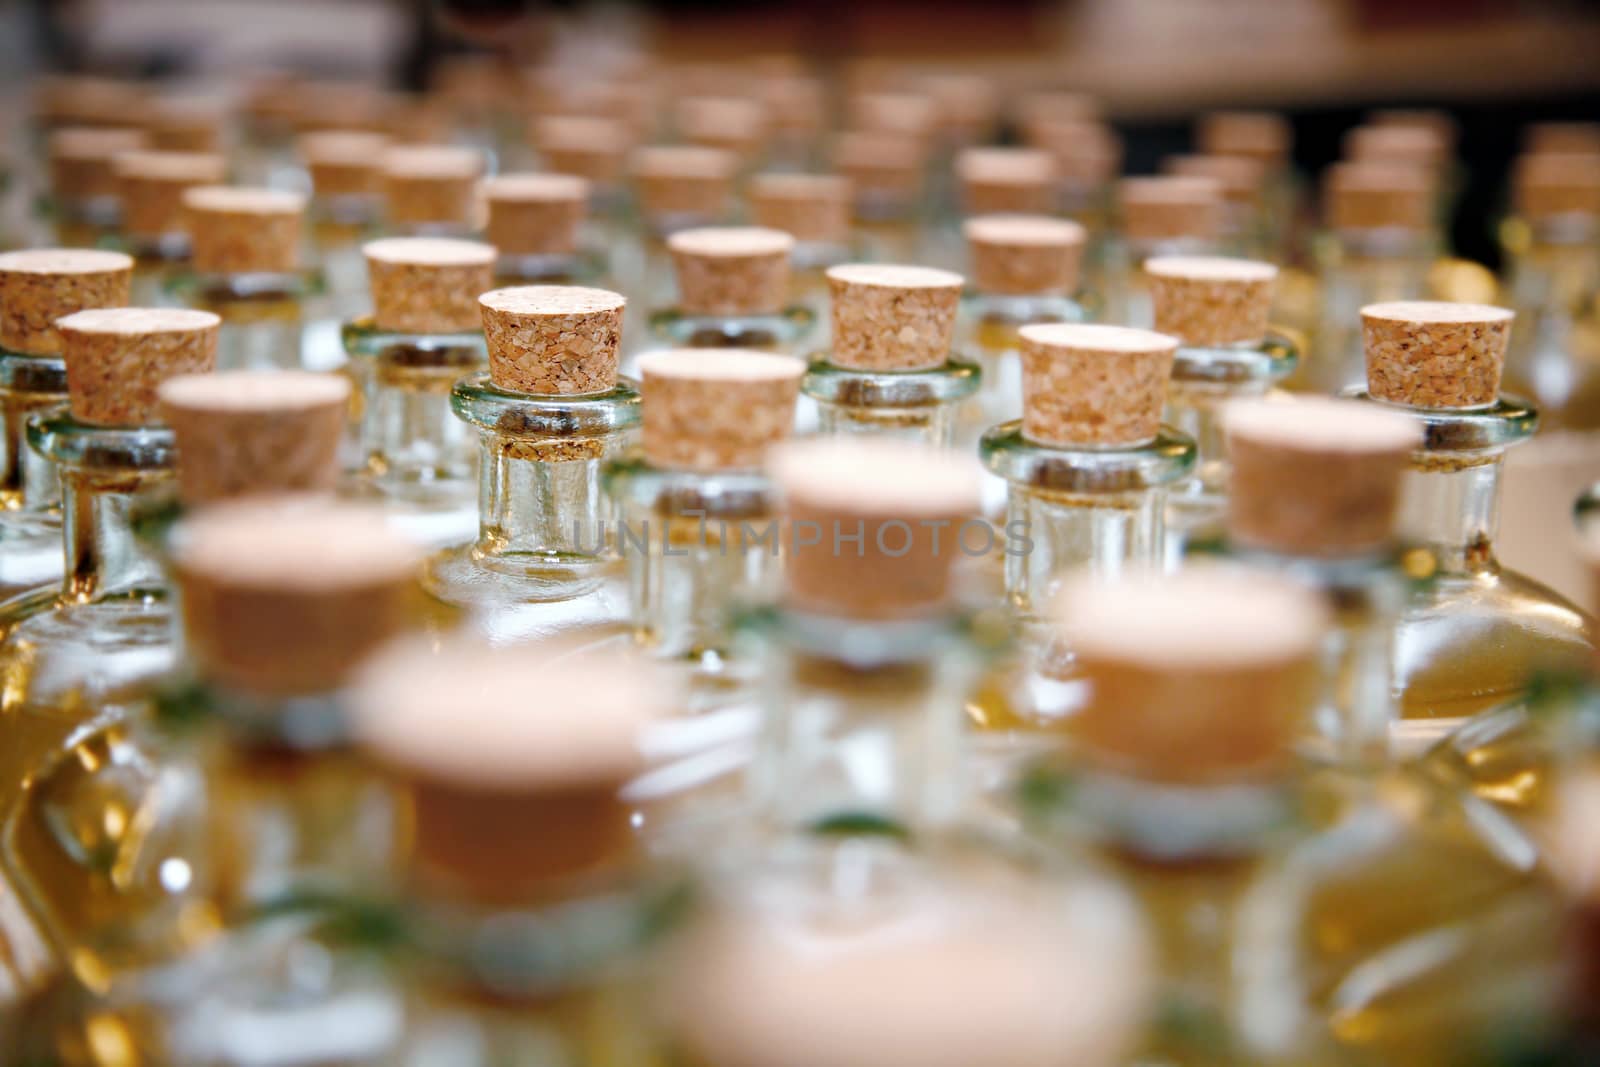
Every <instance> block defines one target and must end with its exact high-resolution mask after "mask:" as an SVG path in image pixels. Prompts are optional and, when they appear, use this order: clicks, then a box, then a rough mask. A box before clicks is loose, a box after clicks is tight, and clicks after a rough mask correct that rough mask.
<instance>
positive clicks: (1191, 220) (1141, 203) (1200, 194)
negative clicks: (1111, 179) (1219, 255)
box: [1117, 174, 1222, 242]
mask: <svg viewBox="0 0 1600 1067" xmlns="http://www.w3.org/2000/svg"><path fill="white" fill-rule="evenodd" d="M1117 203H1118V207H1119V209H1120V212H1121V217H1122V232H1123V235H1124V236H1126V237H1127V238H1128V239H1129V240H1131V241H1173V240H1182V239H1190V240H1194V241H1203V242H1210V241H1215V240H1216V239H1217V238H1218V237H1219V236H1220V235H1221V233H1222V184H1221V183H1220V182H1218V181H1217V180H1216V179H1215V178H1195V177H1185V176H1181V175H1176V174H1172V175H1163V176H1160V177H1150V178H1124V179H1122V180H1121V181H1120V182H1118V183H1117Z"/></svg>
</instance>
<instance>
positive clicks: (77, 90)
mask: <svg viewBox="0 0 1600 1067" xmlns="http://www.w3.org/2000/svg"><path fill="white" fill-rule="evenodd" d="M149 105H150V100H149V95H148V93H147V91H146V88H145V86H143V85H141V84H140V83H138V82H134V81H128V80H125V79H122V78H106V77H97V76H92V75H83V74H47V75H45V76H44V77H42V78H40V79H39V80H38V89H37V91H36V92H35V94H34V98H33V108H34V115H35V117H36V118H37V119H38V120H39V123H40V125H42V126H45V127H47V128H53V127H58V126H137V125H138V124H139V122H140V121H141V120H142V119H143V117H144V114H145V112H146V111H147V109H148V108H149Z"/></svg>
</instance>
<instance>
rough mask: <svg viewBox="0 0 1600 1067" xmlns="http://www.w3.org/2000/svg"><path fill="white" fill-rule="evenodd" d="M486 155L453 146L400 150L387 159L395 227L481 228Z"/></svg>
mask: <svg viewBox="0 0 1600 1067" xmlns="http://www.w3.org/2000/svg"><path fill="white" fill-rule="evenodd" d="M483 168H484V160H483V153H481V152H479V151H477V150H476V149H472V148H456V147H453V146H449V145H396V146H394V147H392V148H390V149H389V150H388V151H387V152H385V153H384V154H383V211H384V218H385V220H386V221H387V222H388V224H389V225H390V226H410V227H424V228H426V227H437V228H440V229H448V228H460V227H468V228H474V229H475V228H476V224H477V221H478V218H477V216H478V179H479V178H480V177H481V176H482V175H483Z"/></svg>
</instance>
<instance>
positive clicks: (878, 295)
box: [827, 263, 963, 371]
mask: <svg viewBox="0 0 1600 1067" xmlns="http://www.w3.org/2000/svg"><path fill="white" fill-rule="evenodd" d="M827 277H828V292H829V295H830V297H831V300H830V303H831V310H832V315H833V351H832V354H831V356H830V359H831V360H832V362H833V363H834V364H836V365H837V366H840V367H850V368H854V369H857V370H880V371H882V370H889V371H895V370H927V369H931V368H933V367H937V366H940V365H941V364H943V363H944V362H945V361H946V360H948V359H949V358H950V344H951V342H952V340H953V339H954V337H955V328H956V309H957V307H958V306H959V304H960V302H961V287H962V284H963V283H962V279H961V275H959V274H952V273H951V272H949V271H945V270H935V269H933V268H931V267H901V266H892V265H884V264H875V263H873V264H868V263H851V264H846V265H844V266H840V267H831V268H829V270H828V272H827Z"/></svg>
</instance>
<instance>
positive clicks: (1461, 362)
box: [1361, 300, 1516, 408]
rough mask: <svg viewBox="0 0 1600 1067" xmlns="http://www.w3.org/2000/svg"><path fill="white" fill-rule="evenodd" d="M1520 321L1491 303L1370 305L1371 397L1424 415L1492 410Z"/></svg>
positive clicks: (1365, 322)
mask: <svg viewBox="0 0 1600 1067" xmlns="http://www.w3.org/2000/svg"><path fill="white" fill-rule="evenodd" d="M1515 317H1516V316H1515V313H1514V312H1512V311H1509V310H1507V309H1506V308H1498V307H1490V306H1488V305H1486V304H1452V303H1445V302H1443V301H1425V300H1417V301H1399V302H1396V303H1392V304H1368V305H1367V306H1366V307H1364V308H1362V309H1361V335H1362V341H1363V343H1364V344H1365V347H1366V353H1367V392H1368V393H1369V394H1370V395H1371V396H1372V397H1373V398H1375V399H1377V400H1387V401H1389V402H1390V403H1393V404H1406V405H1409V406H1410V407H1418V408H1472V407H1486V406H1488V405H1490V404H1493V403H1494V402H1495V401H1496V400H1497V399H1498V398H1499V396H1500V372H1501V370H1502V369H1503V368H1504V366H1505V359H1506V345H1507V343H1508V342H1509V341H1510V338H1511V320H1512V319H1513V318H1515Z"/></svg>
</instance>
